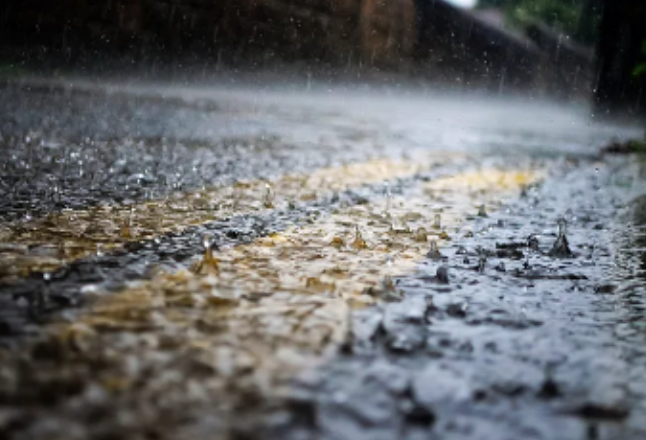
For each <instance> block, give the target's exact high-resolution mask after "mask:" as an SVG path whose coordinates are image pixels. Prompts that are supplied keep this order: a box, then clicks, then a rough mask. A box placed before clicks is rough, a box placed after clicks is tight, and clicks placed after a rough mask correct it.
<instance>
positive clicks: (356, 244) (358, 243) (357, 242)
mask: <svg viewBox="0 0 646 440" xmlns="http://www.w3.org/2000/svg"><path fill="white" fill-rule="evenodd" d="M351 246H352V247H353V248H354V249H356V250H361V249H367V248H368V244H367V243H366V240H364V239H363V236H362V235H361V230H360V229H359V225H356V226H355V231H354V241H353V242H352V245H351Z"/></svg>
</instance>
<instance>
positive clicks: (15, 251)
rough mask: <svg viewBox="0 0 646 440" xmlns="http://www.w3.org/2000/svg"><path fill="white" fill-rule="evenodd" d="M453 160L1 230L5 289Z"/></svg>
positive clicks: (399, 164)
mask: <svg viewBox="0 0 646 440" xmlns="http://www.w3.org/2000/svg"><path fill="white" fill-rule="evenodd" d="M455 157H456V155H443V156H442V155H435V156H433V157H432V158H429V157H425V158H420V159H419V160H401V161H395V160H373V161H370V162H363V163H353V164H349V165H346V166H343V167H337V168H324V169H320V170H315V171H313V172H312V173H311V174H309V175H288V176H285V177H282V178H279V179H277V180H275V181H272V182H265V181H249V182H241V183H238V184H236V185H232V186H223V187H214V188H208V189H205V190H202V191H195V192H190V193H178V194H173V195H171V196H170V197H168V198H166V199H164V200H156V201H147V202H143V203H139V204H136V205H132V206H99V207H96V208H92V209H87V210H63V211H62V212H60V213H54V214H50V215H48V216H47V217H45V218H39V219H35V220H32V221H29V222H26V223H18V222H15V223H12V224H8V225H0V285H2V284H7V283H11V282H14V281H16V280H17V279H19V278H21V277H25V276H28V275H29V273H31V272H47V271H52V270H55V269H57V268H59V267H61V266H63V265H65V264H68V263H70V262H72V261H75V260H78V259H81V258H84V257H88V256H90V255H94V254H96V253H99V252H108V251H111V250H116V249H121V248H123V247H124V245H125V244H127V243H130V242H136V241H142V240H146V239H153V238H155V237H158V236H161V235H164V234H167V233H171V232H181V231H184V230H186V229H187V228H189V227H191V226H197V225H202V224H205V223H208V222H210V221H213V220H217V219H226V218H230V217H233V216H236V215H245V214H250V213H258V212H262V211H264V210H267V209H273V208H286V207H287V206H288V203H290V202H297V201H304V200H312V199H316V198H319V197H321V196H323V195H329V194H330V193H333V192H335V191H342V190H345V189H347V188H352V187H356V186H359V185H362V184H369V183H375V182H380V181H383V180H387V179H394V178H399V177H406V176H410V175H413V174H415V173H417V172H419V171H420V170H422V169H427V168H428V167H430V166H432V165H434V164H441V163H445V162H447V161H448V160H450V159H451V158H455ZM268 184H270V187H269V188H268Z"/></svg>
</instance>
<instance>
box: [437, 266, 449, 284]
mask: <svg viewBox="0 0 646 440" xmlns="http://www.w3.org/2000/svg"><path fill="white" fill-rule="evenodd" d="M435 279H436V280H437V281H438V283H441V284H449V268H448V267H446V266H445V265H442V266H440V267H438V268H437V271H436V272H435Z"/></svg>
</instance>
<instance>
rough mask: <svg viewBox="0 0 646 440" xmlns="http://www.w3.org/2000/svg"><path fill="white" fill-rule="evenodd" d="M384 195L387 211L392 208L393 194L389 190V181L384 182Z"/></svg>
mask: <svg viewBox="0 0 646 440" xmlns="http://www.w3.org/2000/svg"><path fill="white" fill-rule="evenodd" d="M384 197H386V213H389V212H390V210H391V208H392V199H393V195H392V192H391V191H390V182H388V181H385V182H384Z"/></svg>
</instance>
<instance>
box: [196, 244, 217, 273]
mask: <svg viewBox="0 0 646 440" xmlns="http://www.w3.org/2000/svg"><path fill="white" fill-rule="evenodd" d="M202 247H203V248H204V256H203V257H202V259H201V260H200V261H199V262H197V263H196V264H194V265H193V266H192V267H191V271H192V272H193V273H195V274H197V275H218V274H219V273H220V267H219V265H218V260H217V259H216V258H215V257H214V256H213V248H214V247H216V248H217V246H215V243H214V242H213V239H212V237H211V236H210V235H204V236H203V237H202Z"/></svg>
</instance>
